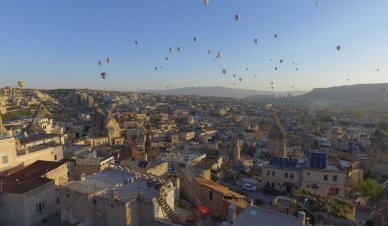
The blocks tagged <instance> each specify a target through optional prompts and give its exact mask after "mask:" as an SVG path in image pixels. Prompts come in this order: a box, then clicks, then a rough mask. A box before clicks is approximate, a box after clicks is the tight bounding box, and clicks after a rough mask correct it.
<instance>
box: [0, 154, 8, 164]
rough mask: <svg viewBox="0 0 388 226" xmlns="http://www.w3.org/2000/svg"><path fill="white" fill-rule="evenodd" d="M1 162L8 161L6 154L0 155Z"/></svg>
mask: <svg viewBox="0 0 388 226" xmlns="http://www.w3.org/2000/svg"><path fill="white" fill-rule="evenodd" d="M1 162H2V163H3V164H6V163H8V155H6V156H3V157H1Z"/></svg>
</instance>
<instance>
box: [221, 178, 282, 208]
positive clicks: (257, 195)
mask: <svg viewBox="0 0 388 226" xmlns="http://www.w3.org/2000/svg"><path fill="white" fill-rule="evenodd" d="M221 183H222V184H223V185H224V186H226V187H228V188H229V189H230V190H233V191H236V192H238V193H241V194H245V195H247V196H248V197H250V198H252V199H258V200H260V201H262V202H264V203H267V204H272V200H273V199H274V198H275V196H272V195H269V194H266V193H263V192H261V191H260V190H257V191H245V190H243V189H242V188H241V186H240V185H237V184H230V183H228V182H225V181H222V182H221Z"/></svg>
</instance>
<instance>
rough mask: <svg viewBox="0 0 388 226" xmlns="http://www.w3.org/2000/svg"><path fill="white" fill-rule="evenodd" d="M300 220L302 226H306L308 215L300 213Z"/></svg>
mask: <svg viewBox="0 0 388 226" xmlns="http://www.w3.org/2000/svg"><path fill="white" fill-rule="evenodd" d="M298 219H299V221H300V223H301V224H300V225H302V226H304V225H306V213H305V212H303V211H298Z"/></svg>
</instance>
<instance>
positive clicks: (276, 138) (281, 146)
mask: <svg viewBox="0 0 388 226" xmlns="http://www.w3.org/2000/svg"><path fill="white" fill-rule="evenodd" d="M286 143H287V139H286V134H285V132H284V130H283V127H282V126H281V125H280V122H279V119H278V118H277V117H276V114H275V113H274V117H273V125H272V129H271V132H270V133H269V134H268V150H269V153H270V154H271V156H272V157H287V152H286Z"/></svg>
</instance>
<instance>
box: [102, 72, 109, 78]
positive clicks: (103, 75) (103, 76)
mask: <svg viewBox="0 0 388 226" xmlns="http://www.w3.org/2000/svg"><path fill="white" fill-rule="evenodd" d="M107 75H108V74H107V73H105V72H102V73H101V78H102V79H104V80H105V78H106V76H107Z"/></svg>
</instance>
